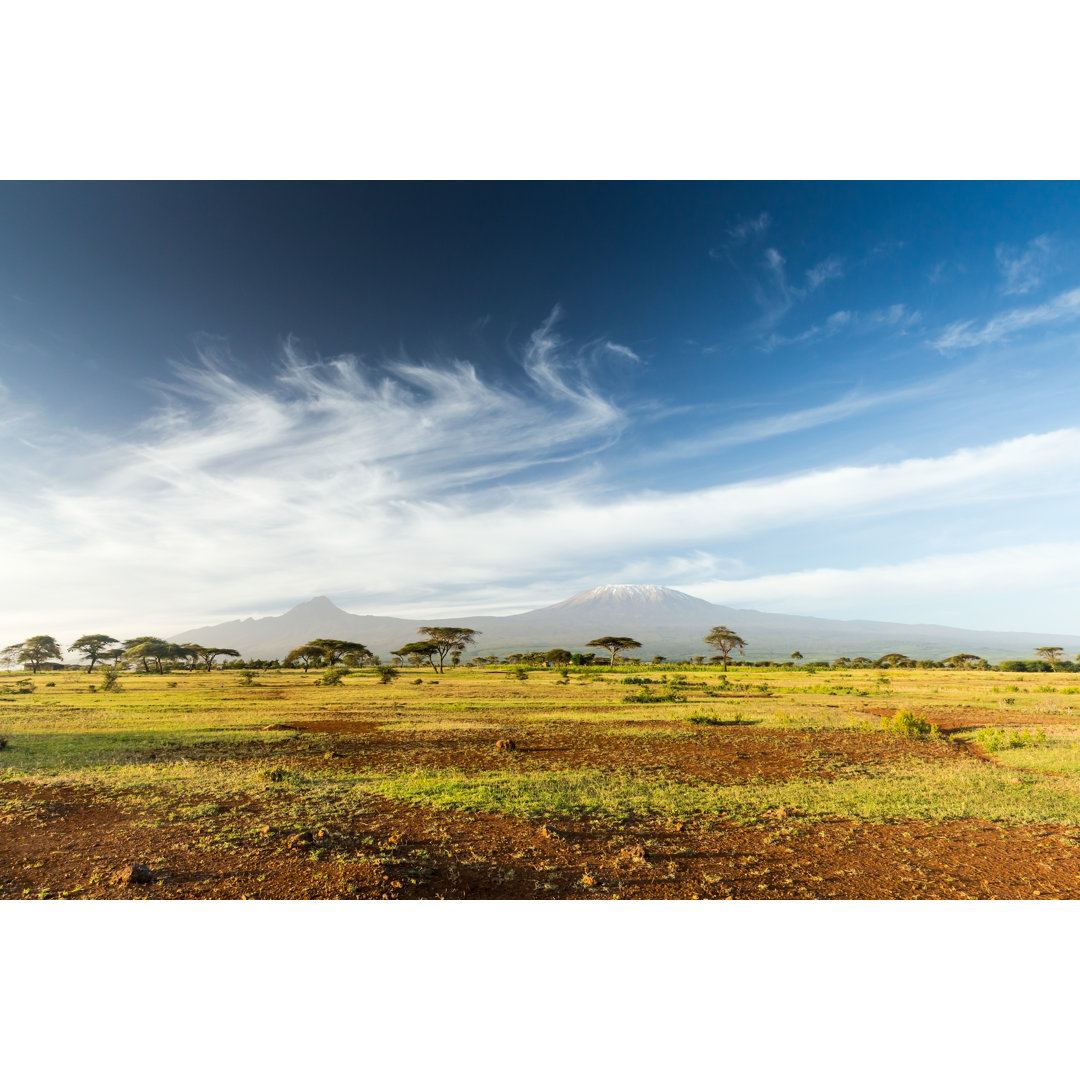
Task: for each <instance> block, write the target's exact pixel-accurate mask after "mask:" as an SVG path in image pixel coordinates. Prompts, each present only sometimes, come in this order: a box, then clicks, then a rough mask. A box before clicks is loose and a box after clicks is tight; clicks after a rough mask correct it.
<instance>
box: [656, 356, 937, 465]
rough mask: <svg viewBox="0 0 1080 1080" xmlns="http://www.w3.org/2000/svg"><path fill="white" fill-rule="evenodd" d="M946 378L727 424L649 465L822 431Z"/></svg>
mask: <svg viewBox="0 0 1080 1080" xmlns="http://www.w3.org/2000/svg"><path fill="white" fill-rule="evenodd" d="M949 381H950V380H949V378H948V377H946V378H943V379H935V380H933V381H931V382H924V383H916V384H914V385H911V386H905V387H903V388H902V389H900V390H891V391H888V392H885V393H880V394H865V393H862V392H860V391H852V392H851V393H848V394H845V395H844V396H843V397H840V398H837V399H836V400H835V401H829V402H826V403H825V404H824V405H815V406H813V407H812V408H808V409H796V410H794V411H792V412H787V413H775V414H773V415H771V416H763V417H758V418H756V419H754V420H746V421H743V422H742V423H738V424H727V425H725V426H723V427H720V428H718V429H717V430H715V431H713V432H711V433H709V434H706V435H699V436H696V437H694V438H689V439H679V440H675V441H673V442H669V443H667V444H666V445H664V446H662V447H660V448H658V449H655V450H653V451H651V452H650V453H649V454H648V455H647V457H648V460H650V461H669V460H676V459H680V458H689V457H696V456H700V455H701V454H707V453H715V452H716V451H717V450H722V449H724V448H726V447H730V446H743V445H745V444H747V443H754V442H761V441H762V440H764V439H772V438H776V437H778V436H781V435H789V434H791V433H792V432H796V431H806V430H807V429H809V428H816V427H821V426H823V425H825V424H832V423H836V422H838V421H840V420H846V419H848V418H849V417H852V416H858V415H860V414H862V413H865V412H868V411H870V410H872V409H878V408H882V407H884V406H889V405H898V404H900V403H901V402H905V401H917V400H919V399H921V398H926V397H930V396H931V395H933V394H935V393H937V392H939V391H941V390H942V389H944V388H945V387H946V386H947V385H948V382H949Z"/></svg>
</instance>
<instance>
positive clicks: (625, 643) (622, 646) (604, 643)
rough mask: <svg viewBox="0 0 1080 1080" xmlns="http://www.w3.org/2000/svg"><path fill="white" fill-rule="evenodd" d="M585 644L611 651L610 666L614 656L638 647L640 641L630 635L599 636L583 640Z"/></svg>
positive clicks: (613, 661)
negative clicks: (591, 639)
mask: <svg viewBox="0 0 1080 1080" xmlns="http://www.w3.org/2000/svg"><path fill="white" fill-rule="evenodd" d="M585 644H586V645H589V646H595V647H596V648H598V649H607V651H608V652H609V653H611V666H612V667H614V666H615V657H616V656H618V654H619V653H621V652H625V651H626V650H627V649H640V648H641V642H640V641H635V640H634V639H633V638H632V637H601V638H595V639H594V640H593V641H587V642H585Z"/></svg>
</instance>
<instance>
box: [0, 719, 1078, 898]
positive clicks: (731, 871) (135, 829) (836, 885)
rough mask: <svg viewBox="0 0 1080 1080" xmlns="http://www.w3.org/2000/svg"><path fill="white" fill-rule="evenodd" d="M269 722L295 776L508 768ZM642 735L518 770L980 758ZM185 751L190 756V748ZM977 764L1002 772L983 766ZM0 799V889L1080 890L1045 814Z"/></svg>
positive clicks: (1070, 833) (1072, 859) (493, 756)
mask: <svg viewBox="0 0 1080 1080" xmlns="http://www.w3.org/2000/svg"><path fill="white" fill-rule="evenodd" d="M865 711H867V712H872V713H875V714H877V715H884V714H885V713H888V712H889V710H865ZM955 712H956V714H957V715H946V714H942V715H938V716H931V717H930V719H931V720H933V721H934V722H936V723H940V724H942V726H943V727H945V728H947V729H952V730H958V729H961V728H963V727H964V726H965V724H970V723H976V724H977V723H978V722H979V718H976V717H974V716H972V715H971V713H970V711H969V710H955ZM995 718H997V714H995ZM278 727H279V730H282V731H283V732H289V731H291V732H293V733H294V734H293V735H292V736H291V737H286V738H285V739H283V740H282V741H281V742H280V743H279V744H276V745H273V746H270V747H266V746H263V747H262V751H261V752H262V753H264V754H265V756H266V758H267V761H268V763H269V764H276V763H280V764H283V765H289V764H293V765H297V764H299V765H301V766H302V767H303V768H304V769H306V770H308V771H311V770H317V769H318V768H320V767H331V764H332V762H333V761H334V760H337V761H339V762H340V761H341V760H344V762H346V763H355V764H357V765H362V766H364V767H368V766H379V765H382V764H393V765H394V767H395V768H398V769H400V768H402V767H408V768H413V767H415V768H447V767H460V768H465V767H468V769H469V770H470V771H471V772H473V773H476V772H477V771H483V770H484V769H485V768H491V769H497V768H504V767H505V765H506V756H505V755H501V754H499V753H498V752H496V751H495V750H494V748H493V743H494V739H495V737H497V735H498V733H497V732H496V733H493V732H492V731H491V730H490V726H486V727H484V728H483V729H480V728H478V729H477V730H468V729H461V728H457V729H453V730H440V729H438V728H436V729H432V730H424V729H417V728H400V729H398V728H395V727H394V726H393V725H386V726H381V725H377V724H374V723H371V722H363V721H360V720H352V721H351V720H348V719H335V720H328V721H312V722H297V723H294V724H287V725H279V726H278ZM647 734H648V733H647V732H645V733H644V735H645V736H646V737H631V736H627V735H625V734H623V735H615V734H610V733H604V732H599V731H595V732H594V731H592V730H589V729H588V728H587V727H582V726H575V727H573V728H563V729H560V728H558V727H555V726H548V727H541V728H539V729H538V730H537V731H536V732H535V733H534V736H533V737H532V738H531V739H530V740H529V741H528V744H527V745H523V746H522V747H521V749H520V750H519V751H518V752H517V753H515V755H514V767H515V769H519V770H529V769H551V768H566V767H577V766H589V767H592V768H598V769H619V770H628V771H629V772H631V773H633V774H637V775H649V774H650V771H653V772H655V771H657V770H659V771H662V772H663V774H664V775H665V776H666V777H669V778H672V779H682V780H686V781H690V782H698V783H700V782H705V783H713V784H732V783H746V782H754V781H755V780H758V779H760V780H765V781H768V780H783V779H787V778H791V777H796V776H799V777H805V776H812V777H816V778H818V779H826V780H827V779H828V778H829V777H830V776H831V775H834V774H836V773H837V772H838V771H842V770H850V769H853V768H854V769H858V768H860V767H869V766H873V765H878V764H881V763H884V762H888V761H889V760H890V759H894V758H899V757H905V756H908V757H910V756H916V757H920V758H925V757H931V758H933V757H939V758H949V757H952V756H956V755H970V754H973V753H974V754H980V752H979V751H978V748H977V747H975V746H974V744H972V743H968V742H960V741H957V742H952V741H933V740H903V739H896V738H890V737H888V736H886V735H884V734H882V735H876V734H873V733H869V734H868V733H866V732H853V731H852V732H849V731H842V730H831V731H816V732H808V731H805V730H784V729H776V728H773V729H768V730H765V729H759V728H754V727H751V726H746V727H739V726H726V727H725V728H724V731H723V738H722V739H719V738H717V737H715V735H716V733H715V731H712V732H710V731H702V732H700V733H699V732H694V733H693V734H692V735H690V736H685V737H681V738H666V739H663V740H650V739H648V738H647ZM811 740H812V743H811ZM216 752H217V751H216V748H215V747H214V746H213V745H208V746H203V747H202V748H200V750H199V754H201V755H203V756H204V757H212V756H214V755H215V753H216ZM230 752H232V753H235V752H236V747H235V745H234V746H232V747H231V748H230ZM183 753H184V756H185V757H187V758H188V759H189V760H191V759H192V757H193V752H192V750H191V748H187V749H186V750H184V752H183ZM327 754H334V755H335V758H334V759H331V760H327V758H326V755H327ZM153 756H154V757H155V758H156V759H158V760H163V759H167V758H168V756H169V755H168V753H167V752H166V753H162V752H158V753H157V754H155V755H153ZM982 756H984V757H985V755H982ZM323 763H325V766H324V764H323ZM985 767H986V768H997V767H998V766H996V765H995V764H994V763H993V762H992V761H990V760H986V761H985ZM0 798H4V799H6V800H7V803H8V805H12V806H14V807H15V809H14V810H12V811H10V812H7V813H6V814H5V815H4V816H3V817H0V898H2V899H17V898H31V897H33V898H61V897H68V898H86V897H95V898H121V897H123V898H130V899H136V898H138V899H194V898H215V899H247V900H260V899H309V898H315V899H380V898H382V899H547V898H551V899H554V898H576V899H603V898H616V897H618V898H624V899H632V898H638V899H644V898H661V899H713V898H723V899H807V898H835V899H913V898H936V899H967V898H1001V899H1027V898H1033V897H1034V898H1059V899H1075V898H1080V832H1078V830H1076V829H1068V828H1063V827H1055V826H1006V825H1002V824H999V823H994V822H988V821H977V820H963V821H954V822H946V823H942V822H913V821H908V822H895V823H890V824H876V823H870V822H863V821H850V820H813V821H811V820H808V819H804V818H803V817H802V816H801V815H800V814H799V813H798V812H797V811H795V810H786V811H777V812H774V813H772V814H771V815H765V816H763V817H761V818H760V819H758V820H756V821H753V822H751V823H747V821H746V820H745V819H744V820H741V821H739V820H736V819H734V818H732V817H725V816H720V817H715V816H710V817H708V818H701V819H695V820H691V821H684V822H676V821H663V820H656V819H648V820H645V819H641V820H634V819H631V820H629V821H625V822H613V821H607V820H561V821H560V820H551V821H549V822H546V823H542V822H538V821H534V820H529V819H525V818H519V817H512V816H509V815H504V814H496V813H464V812H455V811H437V810H432V809H426V808H423V807H418V806H414V805H410V804H406V803H401V802H392V801H389V800H385V799H380V798H367V799H364V800H362V801H360V802H356V801H355V800H353V801H352V802H350V803H349V804H348V805H344V804H343V805H340V806H338V807H337V808H336V809H334V810H333V811H332V812H330V813H328V814H324V815H323V816H322V817H321V818H320V820H319V821H317V822H316V821H312V822H311V823H310V826H309V827H307V828H304V827H300V828H296V827H291V828H289V829H284V828H281V827H279V826H274V825H269V824H266V819H267V818H268V817H270V816H271V815H270V814H269V813H268V808H267V806H266V805H264V804H263V803H262V802H261V801H260V796H259V795H258V794H253V795H250V796H247V797H245V798H244V799H241V800H234V801H233V802H232V803H231V804H228V805H224V806H221V807H217V808H215V812H214V813H213V814H211V815H209V816H205V817H200V818H197V819H195V820H170V819H169V818H170V816H171V815H163V814H162V811H161V807H160V806H158V807H155V808H150V807H144V806H141V805H140V804H139V803H138V801H137V799H135V798H133V797H132V798H123V797H117V793H116V792H113V793H111V794H110V796H109V797H105V796H103V795H101V794H100V793H95V791H94V790H93V789H92V788H89V787H85V788H83V787H78V786H75V785H70V784H69V785H38V784H25V783H20V782H16V781H7V782H4V783H0ZM280 807H281V802H280V795H279V796H278V801H277V802H276V803H275V808H276V809H277V810H280ZM278 818H280V814H279V815H278ZM132 864H144V865H145V866H147V867H148V868H149V869H150V871H151V880H150V881H148V882H145V883H141V884H127V885H121V884H116V883H114V876H115V875H116V874H117V872H118V871H119V870H121V869H122V868H123V867H125V866H130V865H132Z"/></svg>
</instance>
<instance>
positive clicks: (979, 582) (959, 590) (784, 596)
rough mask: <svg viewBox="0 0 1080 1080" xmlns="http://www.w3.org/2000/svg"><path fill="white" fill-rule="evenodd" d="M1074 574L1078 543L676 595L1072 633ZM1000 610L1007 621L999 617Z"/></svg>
mask: <svg viewBox="0 0 1080 1080" xmlns="http://www.w3.org/2000/svg"><path fill="white" fill-rule="evenodd" d="M1078 567H1080V543H1078V542H1071V541H1063V542H1048V543H1033V544H1022V545H1013V546H1009V547H998V548H991V549H987V550H982V551H969V552H962V553H951V554H946V555H931V556H927V557H924V558H919V559H913V560H910V561H908V562H900V563H890V564H884V565H876V566H861V567H856V568H852V569H841V568H837V567H817V568H813V569H809V570H799V571H795V572H793V573H785V574H764V575H760V576H758V577H741V578H734V577H733V578H726V579H724V578H713V579H711V580H710V579H703V578H696V579H695V578H689V577H683V578H681V579H679V580H680V581H682V582H683V584H680V585H678V586H677V587H678V588H681V589H683V590H685V591H687V592H690V593H692V594H693V595H695V596H700V597H702V598H703V599H706V600H711V601H712V602H713V603H717V604H735V605H739V606H742V607H749V608H759V609H762V610H772V611H784V612H787V613H790V614H813V615H826V614H828V615H831V616H832V617H848V618H850V617H853V616H860V617H863V618H865V617H867V612H868V610H869V609H872V610H873V611H874V613H875V614H874V615H873V618H875V619H879V620H889V619H891V618H897V619H899V620H901V621H906V620H908V619H911V618H912V617H914V619H916V620H918V621H920V622H926V621H928V620H926V619H925V618H924V617H922V616H921V615H919V614H918V613H919V612H920V611H922V612H925V611H927V610H940V609H941V606H942V598H943V597H947V598H949V600H950V601H951V602H952V603H954V604H955V605H957V608H958V609H962V610H965V611H966V612H967V613H968V614H967V620H968V624H971V623H973V622H975V618H976V617H977V616H973V615H972V612H979V613H980V614H982V613H983V612H985V614H984V615H983V617H984V618H985V620H986V621H985V622H983V624H982V627H981V628H983V629H998V630H1030V631H1032V632H1039V631H1052V630H1054V629H1055V628H1056V629H1057V630H1058V632H1061V633H1076V624H1075V620H1074V618H1073V612H1072V610H1071V602H1070V601H1069V600H1066V597H1070V598H1075V597H1076V596H1077V595H1078V594H1080V574H1078ZM687 582H689V584H687ZM1018 600H1019V602H1017V601H1018ZM1025 602H1026V608H1027V609H1028V613H1027V614H1026V615H1025V614H1023V612H1024V611H1025ZM1007 609H1008V610H1009V611H1010V614H1008V615H1005V614H1004V611H1005V610H1007ZM960 618H961V620H963V618H964V616H960ZM934 621H940V619H937V620H934ZM961 624H962V625H963V622H961Z"/></svg>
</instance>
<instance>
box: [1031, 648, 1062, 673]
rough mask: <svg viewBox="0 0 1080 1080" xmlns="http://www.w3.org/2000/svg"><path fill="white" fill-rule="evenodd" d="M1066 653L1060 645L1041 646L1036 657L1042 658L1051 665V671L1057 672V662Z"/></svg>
mask: <svg viewBox="0 0 1080 1080" xmlns="http://www.w3.org/2000/svg"><path fill="white" fill-rule="evenodd" d="M1064 651H1065V650H1064V649H1063V648H1062V647H1061V646H1060V645H1041V646H1040V647H1039V648H1037V649H1036V650H1035V655H1036V656H1041V657H1042V658H1043V659H1044V660H1045V661H1046V662H1047V663H1048V664H1049V665H1050V670H1051V671H1057V662H1058V661H1059V660H1060V659H1061V654H1062V653H1063V652H1064Z"/></svg>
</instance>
